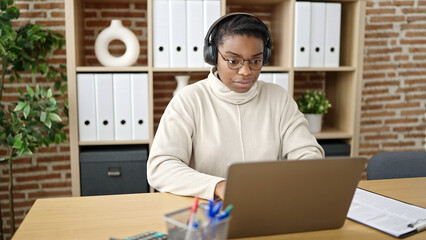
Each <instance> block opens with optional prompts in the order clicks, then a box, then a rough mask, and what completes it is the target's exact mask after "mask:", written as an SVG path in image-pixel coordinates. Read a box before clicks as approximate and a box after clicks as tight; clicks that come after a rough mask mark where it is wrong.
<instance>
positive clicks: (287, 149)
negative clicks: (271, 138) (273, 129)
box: [280, 94, 324, 160]
mask: <svg viewBox="0 0 426 240" xmlns="http://www.w3.org/2000/svg"><path fill="white" fill-rule="evenodd" d="M280 131H281V133H280V134H281V139H282V143H283V147H282V152H281V154H282V158H286V159H289V160H298V159H312V158H323V157H324V150H323V148H322V147H321V146H320V145H319V144H318V142H317V140H316V138H315V137H314V136H313V135H312V133H311V132H310V131H309V127H308V121H307V120H306V118H305V117H304V116H303V113H301V112H300V111H299V109H298V107H297V103H296V102H295V101H294V100H293V98H291V97H290V96H289V95H288V94H286V99H285V104H284V111H283V113H282V116H281V122H280Z"/></svg>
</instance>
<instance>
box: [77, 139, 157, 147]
mask: <svg viewBox="0 0 426 240" xmlns="http://www.w3.org/2000/svg"><path fill="white" fill-rule="evenodd" d="M137 144H150V141H149V140H128V141H127V140H126V141H80V142H79V143H78V145H79V146H102V145H137Z"/></svg>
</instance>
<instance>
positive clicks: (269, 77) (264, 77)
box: [257, 73, 274, 83]
mask: <svg viewBox="0 0 426 240" xmlns="http://www.w3.org/2000/svg"><path fill="white" fill-rule="evenodd" d="M257 79H258V80H261V81H264V82H269V83H274V77H273V73H260V74H259V77H258V78H257Z"/></svg>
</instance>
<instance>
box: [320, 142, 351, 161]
mask: <svg viewBox="0 0 426 240" xmlns="http://www.w3.org/2000/svg"><path fill="white" fill-rule="evenodd" d="M318 143H319V144H320V145H321V146H322V148H323V149H324V152H325V156H326V157H337V156H350V155H351V146H350V145H349V144H348V143H346V142H344V141H342V140H335V139H332V140H318Z"/></svg>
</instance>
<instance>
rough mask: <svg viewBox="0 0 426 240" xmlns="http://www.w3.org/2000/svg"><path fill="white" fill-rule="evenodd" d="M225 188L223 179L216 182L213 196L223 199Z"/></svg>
mask: <svg viewBox="0 0 426 240" xmlns="http://www.w3.org/2000/svg"><path fill="white" fill-rule="evenodd" d="M225 188H226V181H225V180H224V181H221V182H218V183H217V184H216V187H215V189H214V196H215V197H218V198H220V199H222V200H223V198H224V197H225Z"/></svg>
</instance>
